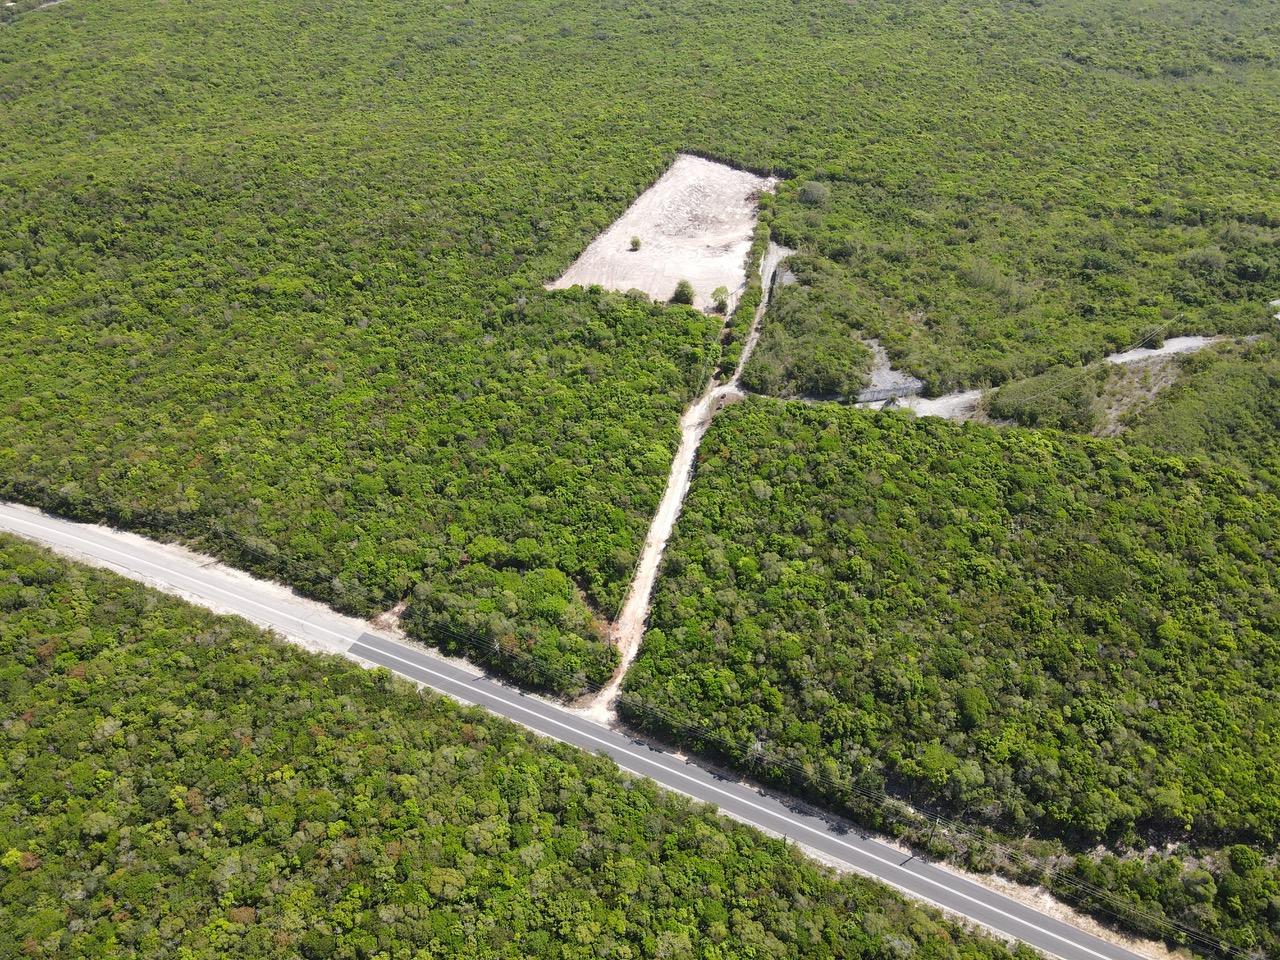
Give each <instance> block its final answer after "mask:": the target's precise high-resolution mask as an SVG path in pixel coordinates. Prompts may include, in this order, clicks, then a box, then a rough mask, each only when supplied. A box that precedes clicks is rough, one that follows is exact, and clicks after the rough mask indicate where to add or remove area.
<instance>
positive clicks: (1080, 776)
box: [623, 399, 1280, 950]
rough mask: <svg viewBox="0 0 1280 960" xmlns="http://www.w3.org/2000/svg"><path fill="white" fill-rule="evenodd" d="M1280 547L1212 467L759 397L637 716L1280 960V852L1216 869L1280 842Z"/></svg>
mask: <svg viewBox="0 0 1280 960" xmlns="http://www.w3.org/2000/svg"><path fill="white" fill-rule="evenodd" d="M1277 543H1280V502H1278V501H1277V499H1276V497H1275V495H1274V493H1272V492H1267V491H1266V490H1264V489H1263V488H1262V487H1261V486H1260V485H1259V484H1257V483H1255V482H1254V481H1252V480H1251V479H1249V478H1248V477H1247V475H1245V474H1242V473H1240V472H1236V471H1233V470H1231V469H1226V468H1223V467H1220V466H1218V465H1216V464H1214V463H1212V462H1209V461H1207V460H1205V459H1203V458H1196V459H1188V460H1184V459H1182V458H1180V457H1175V456H1168V455H1154V454H1152V453H1144V452H1142V451H1141V450H1137V449H1133V450H1130V449H1125V448H1124V447H1122V446H1119V445H1118V444H1116V443H1115V442H1111V441H1100V440H1091V439H1087V438H1077V437H1072V436H1070V435H1066V434H1050V433H1035V432H1027V431H1021V430H998V429H993V428H989V427H981V426H976V425H964V426H960V425H956V424H952V423H949V422H947V421H943V420H937V419H924V418H921V419H915V418H913V417H911V416H910V415H906V414H881V415H876V414H872V413H869V412H864V411H857V410H850V409H842V408H833V407H826V408H813V407H808V406H804V405H799V404H779V403H777V402H776V401H770V400H766V399H749V400H746V401H743V402H742V403H739V404H737V405H734V406H732V407H730V408H729V409H727V410H726V411H724V412H723V413H721V414H720V416H718V417H717V418H716V420H715V421H714V422H713V423H712V426H711V428H710V430H709V431H708V434H707V437H706V439H705V440H704V443H703V447H702V456H701V458H700V460H699V463H698V468H697V475H696V478H695V481H694V484H693V488H692V490H691V492H690V495H689V499H688V501H687V502H686V505H685V510H684V513H683V514H682V516H681V519H680V522H679V524H678V525H677V527H676V531H675V534H674V536H673V538H672V541H671V544H670V546H669V548H668V551H667V555H666V560H665V566H664V568H663V576H662V578H661V580H660V581H659V586H658V590H657V594H656V597H655V603H654V607H653V613H652V616H651V618H650V625H649V630H648V632H647V633H646V636H645V641H644V645H643V647H642V648H641V651H640V655H639V658H638V659H637V661H636V663H635V665H634V666H633V668H632V669H631V671H630V673H629V674H628V678H627V682H626V686H625V690H626V692H627V697H626V698H625V699H624V701H623V707H624V711H625V713H626V715H627V716H629V717H630V718H631V719H633V720H634V721H635V722H637V723H639V724H641V725H643V726H646V727H648V728H650V729H657V730H660V731H663V732H665V733H667V734H668V735H671V736H674V737H676V738H678V739H681V740H690V741H692V742H694V743H699V742H700V743H701V744H702V745H703V746H705V747H707V748H709V749H711V750H713V752H716V753H718V754H721V755H724V756H727V758H728V759H729V760H731V761H732V762H733V763H734V764H736V765H737V766H739V767H741V768H743V769H745V770H751V771H755V772H757V773H759V774H761V775H763V776H766V777H768V778H771V779H776V780H781V781H783V782H786V783H788V784H789V785H791V786H793V787H795V788H797V789H800V790H802V791H803V792H805V793H808V794H810V795H817V796H820V797H822V798H823V799H825V800H827V801H828V802H842V803H845V804H848V805H850V806H851V807H852V808H853V809H854V810H856V811H858V812H859V813H860V815H862V816H864V817H866V816H868V813H867V811H866V809H865V806H864V805H863V804H862V803H861V799H862V795H861V794H860V791H866V790H870V791H873V792H874V791H880V790H886V789H887V790H888V791H889V792H890V793H892V794H895V795H897V796H900V797H903V798H905V799H907V800H910V801H912V802H915V803H918V804H920V805H922V806H923V807H924V808H926V809H933V810H937V811H940V812H943V813H945V814H946V815H948V816H951V817H959V818H961V819H963V820H965V821H967V822H969V823H970V824H975V825H981V826H986V827H989V828H991V829H992V830H994V831H995V832H996V834H999V835H1003V836H1005V837H1010V838H1019V837H1023V836H1026V835H1027V834H1028V833H1031V832H1034V833H1035V834H1036V835H1037V836H1039V837H1042V838H1051V839H1053V840H1054V841H1056V845H1054V846H1053V847H1051V850H1053V851H1055V852H1057V853H1072V852H1079V853H1081V854H1087V855H1088V856H1086V857H1085V859H1084V860H1083V861H1081V863H1080V864H1079V865H1074V864H1073V865H1071V867H1070V869H1072V870H1076V869H1078V870H1079V871H1080V872H1081V873H1084V874H1086V875H1088V876H1091V877H1096V878H1099V879H1101V878H1104V877H1106V876H1108V875H1109V874H1112V873H1114V874H1116V875H1117V876H1126V871H1129V872H1130V875H1128V876H1127V879H1125V880H1124V881H1122V882H1121V883H1120V885H1121V887H1122V888H1123V889H1124V890H1126V891H1130V892H1133V891H1137V892H1138V895H1140V902H1141V903H1143V904H1144V905H1154V906H1155V907H1156V908H1157V909H1156V911H1155V912H1156V913H1157V915H1168V916H1173V917H1175V918H1177V919H1180V920H1183V921H1185V922H1188V923H1190V924H1191V925H1193V926H1196V927H1198V928H1201V929H1205V930H1207V931H1208V932H1209V933H1210V934H1212V935H1221V936H1224V937H1227V938H1229V939H1230V940H1231V941H1232V942H1234V943H1236V944H1238V945H1240V946H1245V947H1248V946H1254V945H1266V946H1267V949H1268V950H1274V949H1275V948H1276V947H1277V946H1280V913H1277V908H1280V899H1278V898H1280V872H1277V869H1276V863H1275V860H1274V857H1273V855H1272V853H1265V854H1264V853H1259V854H1258V857H1259V858H1260V859H1259V860H1258V863H1257V864H1253V860H1252V859H1251V857H1246V856H1244V854H1241V855H1240V856H1241V857H1243V860H1242V861H1241V862H1245V861H1247V862H1248V863H1250V864H1253V866H1256V867H1257V868H1258V869H1257V870H1256V871H1254V872H1252V873H1250V872H1249V871H1250V870H1253V867H1252V866H1251V867H1249V869H1248V870H1245V872H1244V873H1242V874H1240V876H1239V877H1237V879H1235V880H1231V879H1230V877H1229V876H1228V874H1229V872H1230V871H1227V872H1224V873H1220V874H1219V876H1218V879H1217V880H1214V881H1213V882H1212V883H1211V882H1209V881H1208V880H1207V879H1205V880H1203V881H1197V880H1195V877H1197V876H1200V874H1198V873H1197V871H1200V870H1202V866H1201V865H1200V856H1201V851H1202V850H1207V851H1209V853H1207V854H1205V856H1208V857H1210V859H1209V860H1208V861H1207V863H1208V864H1209V865H1213V864H1217V865H1219V866H1220V867H1221V865H1222V864H1225V863H1226V856H1227V855H1225V854H1219V853H1216V852H1214V851H1219V850H1221V849H1222V848H1225V847H1229V846H1231V845H1233V844H1242V845H1245V846H1246V847H1248V848H1250V851H1246V852H1251V851H1252V850H1254V849H1256V850H1257V851H1274V849H1275V843H1276V839H1277V831H1278V829H1280V752H1278V751H1277V744H1276V742H1275V739H1274V737H1272V736H1271V735H1270V731H1271V730H1273V729H1275V727H1276V725H1277V723H1280V700H1278V699H1277V690H1278V689H1280V676H1278V675H1277V664H1280V573H1278V571H1280V567H1277V565H1276V562H1275V549H1276V545H1277ZM869 816H870V817H871V819H872V820H875V819H876V818H877V817H878V816H879V813H878V812H877V811H876V810H875V809H874V807H873V808H872V811H871V813H870V814H869ZM1168 843H1173V844H1175V845H1177V844H1182V845H1183V846H1184V848H1185V849H1184V850H1183V852H1184V853H1185V854H1186V858H1185V862H1183V863H1182V864H1178V862H1177V860H1176V858H1175V859H1173V860H1172V861H1171V863H1172V864H1173V865H1172V866H1170V865H1169V864H1168V863H1165V864H1163V865H1160V866H1159V867H1158V868H1157V867H1156V866H1152V867H1151V869H1150V870H1149V871H1148V870H1146V869H1145V868H1144V867H1142V866H1136V867H1135V866H1134V865H1133V864H1131V863H1130V864H1126V865H1125V866H1124V867H1123V868H1110V867H1106V866H1102V867H1098V866H1094V865H1092V864H1091V863H1090V862H1089V861H1090V859H1091V858H1092V856H1093V855H1094V853H1093V852H1094V851H1095V850H1096V848H1097V845H1098V844H1103V845H1104V849H1110V850H1112V851H1115V852H1117V853H1129V854H1140V853H1141V851H1144V850H1146V849H1147V847H1148V846H1154V847H1157V848H1160V847H1163V846H1164V845H1165V844H1168ZM1251 855H1252V854H1251ZM985 856H987V855H985V854H978V855H976V856H975V861H976V862H979V863H981V862H983V858H984V857H985ZM1214 858H1216V859H1214ZM1161 859H1162V858H1159V857H1156V858H1155V860H1154V862H1155V863H1159V862H1160V861H1161ZM1141 862H1142V861H1139V863H1141ZM1203 869H1209V867H1208V866H1205V867H1204V868H1203ZM1223 869H1225V868H1223ZM1133 871H1136V872H1137V874H1139V875H1141V877H1142V881H1141V882H1140V883H1139V882H1137V881H1136V880H1135V878H1134V877H1133V876H1132V875H1131V874H1132V872H1133ZM1246 874H1247V875H1248V876H1247V878H1245V877H1246ZM1205 876H1206V877H1207V876H1208V874H1205ZM1219 881H1221V889H1222V890H1223V891H1228V890H1229V891H1231V892H1230V893H1224V894H1223V895H1222V896H1221V897H1219V896H1218V894H1217V892H1216V890H1217V887H1216V886H1215V884H1218V883H1219ZM1193 888H1194V891H1193ZM1232 897H1237V898H1239V899H1238V902H1237V900H1233V899H1232Z"/></svg>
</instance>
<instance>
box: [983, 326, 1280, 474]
mask: <svg viewBox="0 0 1280 960" xmlns="http://www.w3.org/2000/svg"><path fill="white" fill-rule="evenodd" d="M1135 401H1137V402H1135ZM1130 407H1131V409H1129V408H1130ZM986 410H987V413H988V414H989V415H990V416H992V417H995V418H997V419H1001V420H1009V421H1012V422H1014V423H1018V424H1020V425H1022V426H1027V427H1053V428H1057V429H1060V430H1073V431H1077V432H1084V433H1087V432H1091V431H1092V432H1097V431H1098V430H1099V429H1100V428H1103V427H1109V428H1111V429H1112V430H1113V431H1114V432H1117V433H1123V435H1124V437H1125V440H1126V441H1127V442H1128V443H1129V444H1131V445H1134V444H1140V445H1143V446H1146V447H1149V448H1151V449H1153V450H1158V451H1161V452H1163V453H1168V454H1175V455H1177V456H1179V457H1205V458H1207V459H1209V460H1211V461H1213V462H1216V463H1225V464H1230V465H1233V466H1235V467H1237V468H1239V469H1241V470H1244V471H1246V472H1248V473H1250V474H1251V475H1252V476H1254V477H1255V478H1256V479H1258V480H1259V481H1261V482H1263V483H1266V484H1267V485H1268V486H1270V487H1271V488H1272V489H1275V488H1276V487H1277V486H1278V485H1280V443H1277V440H1276V438H1277V436H1280V352H1278V351H1277V341H1276V338H1275V336H1274V335H1263V336H1260V337H1258V338H1256V339H1251V340H1249V341H1245V342H1224V343H1219V344H1213V345H1211V346H1208V347H1206V348H1204V349H1203V350H1198V351H1196V352H1195V353H1188V354H1182V355H1178V356H1173V357H1169V358H1167V359H1165V360H1163V361H1161V368H1159V369H1155V370H1150V369H1148V370H1146V371H1145V372H1144V370H1143V367H1142V366H1139V367H1136V368H1133V369H1130V368H1128V367H1124V366H1114V365H1111V364H1101V363H1100V364H1096V365H1094V366H1092V367H1088V368H1081V367H1054V368H1051V369H1049V370H1046V371H1045V372H1044V373H1041V374H1038V375H1036V376H1033V377H1029V378H1027V379H1026V380H1018V381H1013V382H1011V383H1007V384H1005V385H1003V386H1001V387H1000V388H999V389H998V390H995V391H993V392H992V393H991V394H990V395H989V396H988V398H987V406H986Z"/></svg>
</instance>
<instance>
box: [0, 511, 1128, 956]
mask: <svg viewBox="0 0 1280 960" xmlns="http://www.w3.org/2000/svg"><path fill="white" fill-rule="evenodd" d="M0 530H6V531H8V532H11V533H15V534H17V535H19V536H22V537H25V538H27V539H30V540H34V541H36V542H38V543H41V544H44V545H45V546H48V547H52V548H53V549H55V550H57V551H59V552H61V553H63V554H65V555H69V556H72V557H74V558H76V559H80V560H84V561H87V562H90V563H94V564H95V565H98V566H105V567H108V568H110V569H113V570H115V571H117V572H119V573H123V574H124V575H126V576H128V577H131V578H133V579H135V580H141V581H143V582H144V583H147V584H150V585H152V586H156V587H159V588H161V589H163V590H166V591H167V592H169V593H174V594H177V595H179V596H182V597H185V598H187V599H189V600H192V601H194V602H196V603H199V604H201V605H203V606H206V607H209V608H211V609H213V610H216V611H218V612H222V613H234V614H238V615H240V616H243V617H244V618H245V619H247V620H250V621H252V622H254V623H256V624H259V625H261V626H264V627H269V628H271V629H274V630H276V631H277V632H278V633H280V634H283V635H284V636H286V637H288V638H290V639H291V640H294V641H296V642H299V643H301V644H302V645H304V646H307V647H309V648H311V649H315V650H322V651H328V652H331V653H339V654H343V655H346V656H348V657H351V658H353V659H356V660H358V661H362V662H365V663H371V664H377V665H380V666H383V667H386V668H387V669H389V670H391V671H393V672H395V673H397V674H400V675H401V676H404V677H407V678H409V679H410V680H414V681H417V682H419V683H421V684H424V685H426V686H428V687H431V688H432V689H433V690H437V691H439V692H440V693H443V694H446V695H448V696H451V697H454V698H455V699H458V700H461V701H464V702H466V703H468V704H475V705H477V706H481V707H484V708H485V709H487V710H490V711H492V712H493V713H496V714H498V715H500V716H503V717H506V718H508V719H510V720H514V721H516V722H517V723H520V724H522V725H523V726H525V727H528V728H529V729H530V730H533V731H535V732H536V733H539V734H542V735H544V736H547V737H550V738H552V739H554V740H560V741H563V742H565V743H570V744H573V745H574V746H577V747H581V748H582V749H584V750H591V751H593V752H595V753H603V754H607V755H608V756H609V757H611V758H612V759H613V760H614V761H615V762H616V763H617V764H618V766H620V767H622V768H623V769H624V770H627V771H628V772H630V773H633V774H638V775H640V776H644V777H649V778H650V779H652V780H654V781H655V782H657V783H658V784H660V785H661V786H663V787H666V788H667V789H670V790H673V791H675V792H677V793H681V794H684V795H685V796H688V797H692V798H694V799H696V800H700V801H704V802H706V803H711V804H714V805H715V806H717V807H719V808H720V809H721V810H722V811H723V812H724V813H726V814H728V815H729V816H732V817H734V818H736V819H738V820H741V821H743V822H744V823H748V824H750V825H752V826H755V827H758V828H760V829H762V830H764V831H766V832H768V833H772V834H774V835H778V836H783V837H787V838H789V839H791V840H793V841H795V842H797V843H799V844H803V845H804V846H806V847H810V848H813V849H814V850H817V851H819V852H820V853H821V854H822V855H824V856H825V857H827V858H831V859H834V860H838V861H840V862H842V863H844V864H846V865H848V866H849V867H851V868H853V869H854V870H857V871H858V872H861V873H864V874H868V875H870V876H873V877H876V878H878V879H880V880H883V881H884V882H886V883H889V884H891V885H892V886H894V887H896V888H898V889H899V890H901V891H903V892H904V893H907V894H909V895H911V896H913V897H916V898H918V899H921V900H925V901H928V902H929V903H932V904H935V905H936V906H939V907H943V908H945V909H946V910H949V911H952V912H954V913H956V914H959V915H961V916H964V917H967V918H968V919H970V920H972V921H974V922H976V923H979V924H982V925H983V926H985V927H988V928H990V929H991V930H994V931H996V932H998V933H1000V934H1003V935H1005V936H1007V937H1012V938H1015V939H1017V940H1021V941H1023V942H1025V943H1028V944H1030V945H1031V946H1033V947H1036V948H1038V949H1039V950H1042V951H1043V952H1045V953H1048V954H1052V955H1054V956H1057V957H1062V958H1064V960H1140V956H1141V955H1140V954H1137V953H1134V952H1132V951H1130V950H1127V949H1125V948H1123V947H1120V946H1116V945H1115V944H1112V943H1110V942H1108V941H1106V940H1103V939H1100V938H1099V937H1096V936H1094V935H1092V934H1090V933H1087V932H1085V931H1083V930H1081V929H1079V928H1077V927H1075V926H1072V925H1071V924H1068V923H1065V922H1063V921H1062V920H1058V919H1056V918H1054V917H1051V916H1049V915H1048V914H1046V913H1043V912H1041V911H1039V910H1037V909H1036V908H1034V907H1031V906H1027V905H1026V904H1024V903H1022V902H1020V901H1018V900H1014V899H1011V898H1009V897H1006V896H1004V895H1003V894H1000V893H997V892H995V891H992V890H989V889H988V888H986V887H984V886H982V885H981V884H978V883H974V882H973V881H971V880H967V879H965V878H963V877H959V876H957V875H955V874H954V873H951V872H949V871H947V870H944V869H942V868H940V867H938V866H935V865H933V864H931V863H928V862H926V861H922V860H919V859H917V858H915V857H908V856H906V855H904V854H903V853H902V852H901V851H900V850H897V849H894V848H893V847H889V846H886V845H885V844H883V843H880V842H878V841H876V840H874V839H871V838H867V837H863V836H861V835H860V834H858V833H857V832H856V831H850V830H849V829H847V827H845V826H844V825H841V824H837V823H833V822H828V821H827V820H825V819H823V818H820V817H816V816H813V815H810V814H809V813H806V812H801V811H799V810H795V809H792V808H791V807H790V806H788V805H787V804H786V803H785V802H783V801H782V800H780V799H778V798H777V797H775V796H773V795H767V794H765V793H763V792H761V791H760V790H759V789H757V788H755V787H753V786H751V785H749V784H746V783H739V782H735V781H731V780H727V779H724V778H722V777H719V776H717V775H716V774H714V773H712V772H710V771H708V770H705V769H703V768H702V767H699V766H698V765H696V764H695V763H692V762H689V761H687V760H685V759H682V758H681V757H678V756H676V755H674V754H672V753H668V752H665V751H663V750H662V749H660V748H658V747H654V746H650V745H648V744H646V743H644V742H642V741H639V740H635V739H633V738H631V737H629V736H627V735H626V734H624V733H620V732H618V731H616V730H612V729H610V728H608V727H604V726H601V725H599V724H597V723H595V722H593V721H591V720H588V719H585V718H584V717H582V716H580V715H578V714H576V713H573V712H571V711H569V710H566V709H564V708H562V707H560V706H559V705H557V704H554V703H549V702H547V701H545V700H541V699H539V698H537V697H532V696H527V695H525V694H523V693H520V692H519V691H516V690H514V689H512V688H510V687H507V686H505V685H503V684H501V683H498V682H496V681H493V680H490V679H488V678H486V677H484V676H483V675H481V674H478V673H477V672H475V671H474V670H472V669H470V668H469V667H468V666H465V665H460V664H459V663H458V662H456V661H452V660H449V659H446V658H444V657H440V656H436V655H434V654H432V653H430V652H429V651H427V650H425V649H422V648H419V647H416V646H410V645H408V644H405V643H401V642H399V641H397V640H396V639H394V638H393V637H391V636H389V635H387V634H381V633H378V632H376V631H375V630H374V629H373V628H372V627H371V626H370V625H369V624H368V623H366V622H364V621H362V620H358V619H355V618H353V617H346V616H343V615H341V614H338V613H335V612H333V611H332V610H329V609H328V608H326V607H324V606H323V605H321V604H318V603H314V602H312V601H309V600H305V599H303V598H300V597H297V596H294V595H292V594H290V593H289V592H288V591H286V590H284V589H283V588H281V587H279V586H278V585H275V584H270V583H263V582H261V581H257V580H254V579H253V578H251V577H249V576H247V575H246V574H243V573H240V572H239V571H234V570H228V569H227V568H225V567H222V566H221V565H220V564H216V563H214V562H212V561H210V560H209V558H207V557H203V558H202V557H199V556H197V555H195V554H191V553H188V552H187V551H184V550H182V549H181V548H175V547H172V546H169V545H166V544H160V543H155V542H153V541H149V540H146V539H143V538H142V537H138V536H136V535H133V534H128V533H122V532H120V531H116V530H110V529H108V528H105V527H100V526H92V525H88V524H78V523H73V522H70V521H67V520H61V519H58V518H56V517H51V516H48V515H46V514H42V513H40V512H38V511H35V510H31V509H30V508H27V507H21V506H16V505H12V504H0Z"/></svg>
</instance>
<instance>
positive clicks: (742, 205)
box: [547, 153, 777, 311]
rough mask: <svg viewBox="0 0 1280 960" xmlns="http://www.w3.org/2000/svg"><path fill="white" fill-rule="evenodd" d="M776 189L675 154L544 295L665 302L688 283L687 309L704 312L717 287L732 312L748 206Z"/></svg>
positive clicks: (741, 280)
mask: <svg viewBox="0 0 1280 960" xmlns="http://www.w3.org/2000/svg"><path fill="white" fill-rule="evenodd" d="M776 183H777V180H775V179H774V178H772V177H760V176H756V175H755V174H754V173H748V172H747V171H745V170H735V169H734V168H733V167H729V166H726V165H725V164H723V163H716V162H714V161H712V160H704V159H702V158H701V157H694V156H690V155H689V154H684V153H682V154H680V155H679V156H677V157H676V161H675V163H673V164H672V165H671V166H670V167H668V168H667V172H666V173H664V174H663V175H662V176H661V177H660V178H659V179H658V182H657V183H655V184H654V185H653V186H651V187H650V188H649V189H648V190H646V191H645V192H644V193H642V194H640V196H639V197H638V198H637V199H636V201H635V203H633V204H632V205H631V206H630V207H628V208H627V211H626V213H624V214H623V215H622V216H621V217H619V218H618V219H617V220H615V221H614V222H613V224H612V225H611V226H610V227H609V229H608V230H606V231H605V232H604V233H602V234H600V236H598V237H596V238H595V240H593V241H592V242H591V245H590V246H589V247H587V249H586V250H585V251H583V253H582V256H580V257H578V259H577V260H575V261H574V263H573V265H572V266H571V267H569V269H568V270H566V271H565V272H564V275H563V276H561V277H560V278H559V279H558V280H556V281H554V282H553V283H550V284H548V285H547V289H549V290H563V289H565V288H566V287H572V286H574V285H575V284H576V285H580V286H584V287H586V286H590V285H592V284H599V285H600V286H602V287H604V288H605V289H607V290H618V291H622V292H625V291H627V290H641V291H643V292H644V293H647V294H648V295H649V296H650V297H652V298H654V299H655V300H669V299H671V294H672V293H673V292H674V291H675V289H676V284H677V283H679V282H680V281H681V280H688V281H689V282H690V283H691V284H693V294H694V296H693V305H694V306H695V307H698V308H699V309H705V308H706V307H709V306H711V305H712V297H711V294H712V292H713V291H715V290H716V288H717V287H724V288H725V289H726V290H728V291H729V293H730V295H729V303H728V305H729V309H730V311H732V309H733V306H734V304H735V303H737V301H738V298H739V297H740V296H741V295H742V291H743V288H744V287H745V286H746V271H745V270H744V269H743V264H745V263H746V260H747V251H748V250H749V249H750V247H751V234H752V231H753V230H754V229H755V225H756V200H757V198H758V197H759V196H760V194H761V193H764V192H766V191H769V190H772V189H773V188H774V185H775V184H776ZM632 238H636V239H638V240H639V241H640V246H639V248H638V249H632Z"/></svg>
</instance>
